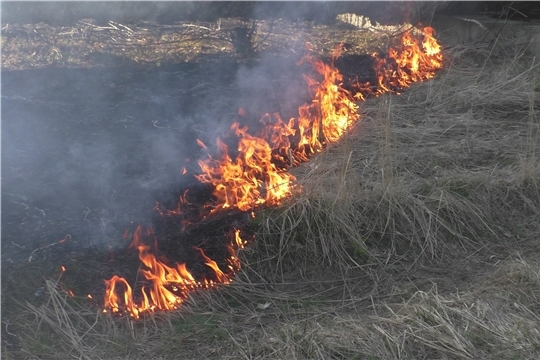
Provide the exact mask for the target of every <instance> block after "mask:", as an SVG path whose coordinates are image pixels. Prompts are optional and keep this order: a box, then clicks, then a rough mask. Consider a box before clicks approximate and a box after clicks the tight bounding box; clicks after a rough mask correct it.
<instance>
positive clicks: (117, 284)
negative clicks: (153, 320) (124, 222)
mask: <svg viewBox="0 0 540 360" xmlns="http://www.w3.org/2000/svg"><path fill="white" fill-rule="evenodd" d="M234 235H235V237H234V239H233V241H231V244H230V245H229V247H228V248H229V253H230V258H229V264H228V268H229V271H230V273H225V272H223V271H222V270H221V269H220V267H219V266H218V264H217V263H216V262H215V261H214V260H212V259H210V258H209V257H208V256H207V255H206V254H205V253H204V251H203V250H202V249H200V248H195V250H197V251H198V252H199V253H200V255H201V257H202V258H203V259H204V261H205V264H206V265H207V266H208V267H209V269H211V270H212V271H213V274H214V277H215V279H214V280H212V279H202V280H196V279H195V277H194V276H193V275H192V274H191V272H190V271H189V270H188V269H187V267H186V264H185V263H182V264H176V266H174V267H173V266H169V265H167V264H165V263H164V262H163V261H160V260H158V259H157V257H156V255H155V254H154V253H153V252H155V251H157V245H156V244H155V242H156V239H155V238H154V236H153V232H152V230H151V229H148V230H147V231H146V233H145V234H143V229H142V227H141V226H138V227H137V230H136V231H135V233H134V234H133V242H132V243H131V245H130V247H133V248H135V249H137V250H138V252H139V260H140V261H141V262H142V264H143V269H141V270H140V274H141V275H142V276H143V279H144V281H145V283H144V284H143V286H142V287H141V289H140V291H139V292H138V294H137V296H136V297H138V298H139V300H138V301H136V300H135V296H134V291H133V289H132V287H131V285H129V283H128V281H127V280H126V279H124V278H122V277H120V276H118V275H114V276H113V277H112V278H111V279H109V280H105V285H106V290H105V298H104V305H105V309H104V312H108V311H110V312H112V313H124V312H125V313H127V314H129V315H130V316H131V317H133V318H135V319H138V318H139V317H140V315H141V314H142V313H145V312H154V311H155V310H174V309H177V308H178V306H179V305H180V304H181V303H182V302H184V300H185V299H186V297H187V294H188V293H190V292H193V291H195V290H196V289H198V288H210V287H213V286H215V285H216V284H228V283H230V282H231V276H232V274H233V273H234V272H236V271H238V269H239V267H240V262H239V261H237V258H236V249H238V248H240V247H243V246H244V245H245V242H244V241H243V240H242V239H241V238H240V231H239V230H236V231H235V233H234ZM143 238H151V239H152V240H153V241H154V245H153V249H152V246H150V245H146V244H145V243H144V242H143Z"/></svg>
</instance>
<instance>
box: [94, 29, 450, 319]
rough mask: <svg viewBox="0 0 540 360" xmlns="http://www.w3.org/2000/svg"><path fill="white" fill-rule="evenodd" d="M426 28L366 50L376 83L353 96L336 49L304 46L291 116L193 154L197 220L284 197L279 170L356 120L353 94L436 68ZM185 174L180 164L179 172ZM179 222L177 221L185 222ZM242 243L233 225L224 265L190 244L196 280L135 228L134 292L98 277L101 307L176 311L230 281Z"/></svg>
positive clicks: (185, 205)
mask: <svg viewBox="0 0 540 360" xmlns="http://www.w3.org/2000/svg"><path fill="white" fill-rule="evenodd" d="M433 34H434V31H433V29H432V28H430V27H426V28H424V30H423V35H424V38H423V41H420V40H418V39H416V38H415V37H413V35H412V34H411V33H410V32H406V33H404V34H403V36H402V38H401V44H399V45H398V46H397V47H395V48H391V49H390V50H389V52H388V56H387V57H385V58H380V57H377V56H376V55H373V56H374V58H375V64H376V65H375V69H374V71H375V74H376V77H377V81H378V83H377V84H375V85H374V84H370V83H356V84H355V86H354V87H353V88H354V90H355V92H356V93H355V94H353V93H351V92H349V91H347V90H345V89H344V88H343V87H342V84H343V76H342V75H341V74H340V72H339V71H338V69H337V68H336V67H335V66H334V59H335V58H337V57H338V56H339V52H340V48H339V47H338V48H336V49H335V51H334V55H333V57H332V62H331V63H330V64H325V63H324V62H322V61H321V60H319V59H317V58H315V57H313V56H312V54H311V53H309V52H308V54H307V55H306V56H304V57H303V58H302V59H301V60H300V61H299V62H298V64H302V63H307V64H309V65H310V66H311V68H312V70H313V72H314V75H313V76H308V75H304V78H305V81H306V83H307V86H308V88H309V90H310V94H311V95H312V100H311V102H310V103H306V104H304V105H302V106H301V107H300V108H299V109H298V116H297V117H295V118H291V119H289V120H288V121H283V119H282V118H281V115H280V114H279V113H273V114H265V115H264V116H263V117H262V119H261V123H262V124H263V129H262V130H261V131H259V132H257V133H254V134H252V133H250V132H249V130H250V129H249V127H248V126H246V125H241V124H240V123H238V122H235V123H233V124H232V126H231V128H230V129H231V130H232V131H233V133H234V135H235V136H236V137H237V140H238V141H237V143H238V145H237V149H236V150H237V151H235V152H234V153H236V154H237V155H236V156H235V157H234V158H233V157H232V156H231V152H230V151H229V148H228V146H227V145H226V144H225V142H224V141H223V140H222V139H220V138H218V139H217V140H216V142H217V147H218V154H216V155H211V154H208V156H207V158H206V159H202V160H199V162H198V164H199V166H200V168H201V174H199V175H196V176H195V177H196V179H197V180H199V181H200V182H201V183H203V184H210V185H211V186H212V187H213V189H214V190H213V196H214V201H213V202H212V203H207V204H204V205H203V206H202V208H203V209H204V210H203V212H202V213H201V212H200V213H198V215H199V217H200V219H202V218H205V217H207V216H209V215H213V214H215V213H217V212H220V211H222V210H226V209H237V210H239V211H243V212H246V211H251V216H254V212H253V211H252V210H253V209H256V208H258V207H260V206H262V205H266V206H275V205H279V204H280V203H281V202H282V201H283V200H284V199H286V198H287V197H289V196H291V194H292V193H293V190H294V181H295V180H296V179H295V177H294V176H293V175H292V174H290V173H288V172H287V171H286V170H287V168H288V167H290V166H294V165H298V164H300V163H302V162H306V161H308V160H309V158H310V157H311V156H312V155H313V154H315V153H317V152H319V151H321V150H322V149H323V148H324V147H325V145H327V144H329V143H333V142H336V141H338V140H339V139H340V138H341V137H342V136H343V135H344V134H345V132H346V131H347V130H349V129H350V128H351V127H352V126H353V125H354V124H355V123H356V122H357V121H358V120H359V118H360V117H359V114H358V112H357V110H358V105H357V104H356V103H355V100H356V101H358V100H364V99H365V98H366V97H367V96H378V95H380V94H383V93H385V92H394V93H398V92H399V91H400V89H403V88H405V87H408V86H410V84H412V83H413V82H416V81H422V80H425V79H429V78H432V77H433V76H434V74H435V71H436V70H438V69H440V68H441V67H442V54H441V52H440V51H441V50H440V46H439V44H438V43H437V42H436V40H435V39H434V38H433ZM238 113H239V114H240V115H241V116H244V117H245V111H244V110H243V109H239V111H238ZM197 143H198V144H199V146H201V147H202V148H203V149H205V150H207V151H208V148H207V147H206V145H205V144H204V143H203V142H202V141H200V140H197ZM185 172H186V169H185V168H183V169H182V173H185ZM187 194H188V191H187V190H186V192H185V193H184V194H183V195H182V196H181V197H180V199H179V201H178V207H177V208H176V209H174V210H163V209H161V208H160V207H159V204H158V205H156V210H158V212H159V214H160V215H162V216H173V215H174V216H177V215H182V214H184V213H186V212H188V211H189V210H190V209H191V207H190V206H191V205H192V204H190V202H189V201H188V199H187ZM199 208H200V207H199ZM200 219H199V220H200ZM182 221H183V222H184V225H186V224H189V222H187V221H184V220H182ZM147 243H151V244H152V245H148V244H147ZM245 244H246V243H245V241H244V240H243V239H242V238H241V237H240V231H239V230H235V231H234V232H233V233H232V235H231V239H230V244H229V245H228V254H229V257H228V259H227V262H228V264H227V269H225V271H223V270H222V269H221V268H220V267H219V266H218V264H217V263H216V261H214V260H212V259H211V258H209V257H208V256H207V255H206V254H205V252H204V251H203V250H202V249H200V248H195V250H196V251H197V252H198V253H199V255H200V257H201V260H202V261H203V262H204V264H205V265H206V267H207V268H208V270H209V271H210V273H211V274H212V275H211V276H209V277H206V278H202V279H199V280H197V279H195V277H194V275H193V274H192V273H191V272H190V271H189V270H188V269H187V268H186V264H184V263H182V264H176V265H175V266H169V265H167V264H165V263H164V262H163V261H160V260H158V258H156V252H157V239H155V237H154V234H153V232H152V230H151V229H148V230H146V231H143V229H142V227H140V226H139V227H138V228H137V230H136V231H135V233H134V234H133V242H132V243H131V246H130V247H132V248H134V249H136V250H138V252H139V259H140V261H141V262H142V264H143V269H142V270H140V273H141V275H143V278H144V281H145V283H144V285H142V286H141V287H140V289H139V290H138V293H137V294H134V290H133V289H132V287H131V286H130V285H129V283H128V281H127V280H125V279H124V278H121V277H119V276H117V275H114V276H113V277H112V278H111V279H109V280H106V281H105V283H106V292H105V300H104V302H105V303H104V307H105V310H104V312H112V313H128V314H129V315H130V316H132V317H133V318H139V316H140V315H141V314H142V313H144V312H154V311H156V310H173V309H177V308H178V307H179V306H180V304H181V303H182V302H183V301H184V300H185V299H186V296H187V294H188V293H190V292H192V291H194V290H196V289H198V288H210V287H214V286H215V285H216V284H228V283H230V282H231V281H232V276H233V275H234V273H235V272H236V271H238V269H240V262H239V260H238V258H237V251H238V250H239V249H242V248H244V246H245ZM137 299H139V300H137Z"/></svg>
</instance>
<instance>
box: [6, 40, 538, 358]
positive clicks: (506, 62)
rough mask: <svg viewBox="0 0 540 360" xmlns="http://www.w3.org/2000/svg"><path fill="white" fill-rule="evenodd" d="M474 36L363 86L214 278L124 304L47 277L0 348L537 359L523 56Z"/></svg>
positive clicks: (530, 73) (533, 201) (530, 113)
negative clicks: (386, 88) (345, 130)
mask: <svg viewBox="0 0 540 360" xmlns="http://www.w3.org/2000/svg"><path fill="white" fill-rule="evenodd" d="M491 50H492V47H490V46H488V45H477V46H474V47H473V46H467V45H459V46H455V47H451V48H447V52H446V54H445V55H446V59H447V66H446V69H445V70H444V71H441V72H440V74H439V75H438V76H437V77H436V78H435V79H434V80H432V81H429V82H426V83H422V84H416V85H414V86H413V87H412V88H411V89H408V90H406V91H404V92H403V94H401V95H399V96H397V95H387V96H382V97H379V98H376V99H371V100H368V101H366V102H365V103H363V104H362V105H361V113H362V121H361V123H360V124H359V125H358V126H357V128H355V129H354V130H353V131H351V133H350V134H349V135H347V136H346V137H345V138H344V139H343V140H342V141H341V142H340V143H339V144H336V145H334V146H332V147H330V148H328V149H327V150H326V151H325V152H323V153H321V154H319V155H318V156H316V157H315V158H313V159H312V161H311V162H310V163H308V164H304V165H302V166H301V167H300V168H298V169H296V172H297V174H296V175H297V176H298V177H299V178H300V179H301V181H300V187H301V191H299V192H298V194H297V195H296V196H294V197H293V198H292V199H290V201H289V202H288V203H286V204H284V205H283V206H282V207H280V208H277V209H269V210H266V211H264V212H262V213H260V214H259V216H258V218H256V219H255V220H254V223H253V224H252V225H253V226H257V227H258V232H259V235H258V237H257V240H256V241H255V243H254V244H253V246H252V247H251V248H250V249H247V250H246V251H245V252H244V253H243V254H242V257H243V264H245V265H244V268H243V270H242V271H241V272H240V273H239V274H238V275H237V278H236V281H235V282H234V283H233V284H231V285H230V286H226V287H223V288H222V289H219V290H217V291H211V292H204V293H198V294H194V295H193V296H192V297H191V298H190V299H189V300H188V301H187V303H186V304H185V306H184V307H183V308H182V309H181V310H180V311H177V312H174V313H166V314H155V315H152V316H147V317H145V318H144V319H141V320H140V321H132V320H130V319H127V318H121V319H113V318H111V317H109V316H108V315H103V314H101V313H100V310H99V309H96V308H91V307H89V306H88V305H87V302H86V301H85V299H82V298H70V297H67V296H66V295H64V294H63V293H62V292H61V291H59V289H58V288H57V286H56V283H55V282H54V281H47V286H46V294H47V296H48V301H47V302H45V303H44V304H43V305H41V306H38V307H36V306H33V305H30V304H28V303H26V302H25V301H24V300H22V303H21V305H22V306H23V307H24V311H22V312H21V313H20V314H18V315H16V316H13V317H11V318H10V320H9V321H10V324H12V326H13V327H15V325H14V324H17V326H16V329H17V331H16V332H15V333H13V336H12V338H11V340H9V339H4V341H17V343H18V350H9V351H8V350H7V348H6V346H5V343H4V344H3V348H2V349H3V350H2V351H3V356H2V357H3V358H5V359H53V358H57V354H66V358H69V357H73V358H80V359H103V358H107V359H137V358H140V359H170V358H205V357H213V358H224V359H227V358H230V359H238V358H244V359H281V358H290V359H533V358H538V357H539V356H540V318H539V316H538V310H539V309H540V282H539V281H540V280H539V279H540V266H539V264H538V261H537V260H536V258H537V257H538V255H539V250H538V241H539V240H540V228H539V225H538V224H540V217H539V214H540V211H539V210H540V209H539V208H540V184H539V179H540V160H539V157H538V156H539V150H540V149H539V136H540V130H539V121H540V119H539V118H538V112H539V111H538V109H539V105H538V104H539V101H540V76H539V74H540V72H539V67H538V66H539V65H538V63H536V64H535V63H534V61H533V59H531V58H528V57H527V56H525V55H524V54H522V53H519V52H518V53H515V54H513V53H511V51H510V50H509V52H510V53H509V54H499V55H498V56H494V55H493V54H492V51H491ZM4 325H5V324H4ZM5 326H6V325H5ZM6 329H7V327H6ZM6 331H8V332H9V331H15V330H13V329H12V328H11V327H10V328H9V329H8V330H6Z"/></svg>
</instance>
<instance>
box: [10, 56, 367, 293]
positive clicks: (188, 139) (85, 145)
mask: <svg viewBox="0 0 540 360" xmlns="http://www.w3.org/2000/svg"><path fill="white" fill-rule="evenodd" d="M297 60H298V58H287V57H275V56H264V55H263V56H261V57H260V60H253V61H251V62H246V63H243V64H239V63H237V62H236V61H231V60H228V59H223V60H222V61H210V60H208V61H205V60H204V59H201V60H200V61H198V62H194V63H179V64H174V65H172V64H171V65H162V66H160V67H141V66H123V67H94V68H90V69H77V68H55V67H48V68H42V69H31V70H20V71H3V72H2V114H1V115H2V129H1V130H2V220H1V222H2V223H1V225H2V268H3V270H8V269H9V271H3V274H6V275H5V276H3V290H4V291H6V292H5V294H9V293H10V292H11V291H12V290H13V289H14V288H15V287H20V279H18V278H17V276H16V274H17V269H24V271H25V273H34V274H35V275H36V276H35V278H32V279H28V281H27V283H26V284H25V286H26V287H27V288H28V290H27V292H28V294H27V297H28V298H34V297H35V296H38V295H39V293H36V289H39V287H40V286H42V281H43V277H46V278H50V277H54V276H60V272H59V268H60V266H61V265H64V266H65V267H66V268H67V270H66V272H65V273H64V274H62V279H63V280H62V281H64V282H65V283H66V284H67V285H66V286H68V287H69V288H70V289H72V290H73V291H75V293H76V294H77V295H85V294H87V293H92V294H93V295H94V296H98V297H99V296H101V294H102V290H103V287H104V284H103V281H102V280H103V279H106V278H110V277H111V276H112V275H113V274H118V275H120V276H125V277H127V278H128V280H129V281H133V280H134V279H135V277H136V275H137V270H138V267H139V261H138V259H137V253H136V252H135V251H126V248H127V245H128V244H129V242H130V241H131V239H124V238H123V233H124V232H125V230H126V229H127V230H130V231H131V232H133V231H134V229H135V227H136V226H137V225H143V226H145V227H150V226H152V227H154V228H155V229H156V236H157V238H158V240H159V255H162V256H165V257H168V258H169V259H170V261H171V263H174V262H187V263H188V267H191V269H192V270H193V271H194V272H196V273H197V272H198V273H199V275H201V276H202V275H204V271H205V270H204V264H203V262H201V257H200V256H199V255H198V254H197V252H196V251H194V250H193V247H192V246H197V247H201V248H203V249H204V250H205V252H207V255H209V256H211V257H213V258H215V259H217V260H218V263H219V264H220V265H221V266H223V267H224V268H225V263H224V259H225V257H226V256H227V255H228V253H227V250H226V244H227V243H228V242H229V241H230V237H228V236H227V234H228V233H229V231H230V229H231V225H232V224H236V225H237V226H238V225H239V224H240V225H241V224H242V223H243V222H245V220H246V216H245V214H241V213H236V212H231V213H229V214H225V215H223V216H221V217H218V218H216V219H215V220H213V219H209V220H206V221H205V222H203V223H202V224H199V225H194V226H192V227H190V228H188V229H187V230H186V231H185V232H182V231H181V230H182V228H181V226H180V224H179V219H178V218H162V217H160V216H159V215H157V213H156V211H155V210H154V206H155V204H156V201H158V202H159V203H160V204H161V206H162V207H163V208H167V209H173V208H175V207H176V204H177V200H178V197H179V196H180V195H181V194H182V193H183V192H184V191H185V190H186V189H187V188H190V189H191V190H190V191H191V193H190V199H196V200H198V201H200V202H204V201H205V200H209V199H211V188H208V187H207V186H204V185H201V184H199V183H198V181H196V180H195V179H194V177H193V174H195V173H197V172H198V170H199V169H198V165H197V162H196V160H197V159H200V158H204V157H206V156H207V154H206V152H205V151H204V150H202V149H201V148H200V146H198V145H197V143H196V139H201V140H202V141H203V142H204V143H206V144H207V146H208V148H209V152H210V153H213V152H214V151H215V143H214V141H215V139H216V137H218V136H222V135H223V134H225V135H226V134H227V133H228V128H229V127H230V125H231V123H232V122H233V121H238V120H241V121H243V122H244V123H247V124H253V126H255V124H257V123H258V120H259V119H260V117H261V115H262V114H264V113H265V112H275V111H281V112H282V114H283V116H284V117H285V118H286V119H288V118H289V117H291V116H295V115H296V110H297V108H298V106H299V105H301V104H302V103H304V102H305V101H307V100H308V99H309V94H308V93H307V89H306V86H305V81H304V80H303V77H302V73H303V72H305V71H306V70H307V69H306V68H303V67H298V66H297V65H296V61H297ZM358 61H359V60H358V59H352V58H344V59H342V60H340V61H339V65H340V66H341V67H342V68H343V70H345V71H347V69H349V70H350V69H352V68H354V66H353V65H352V64H353V63H357V64H360V65H361V66H359V67H358V66H357V67H356V68H355V71H356V73H350V75H351V76H357V75H360V76H362V73H363V74H369V67H368V66H367V65H366V64H367V63H365V59H364V60H362V61H364V62H362V61H360V62H358ZM359 69H360V70H359ZM240 107H242V108H244V109H245V110H246V113H247V118H244V117H242V118H241V117H239V115H238V108H240ZM232 145H233V144H232ZM233 148H234V147H233ZM183 166H186V168H187V169H188V174H187V175H182V174H181V169H182V167H183ZM64 238H66V239H67V240H66V241H65V242H62V243H58V242H59V241H60V240H61V239H64ZM199 268H200V269H199ZM19 292H20V291H19ZM23 292H24V291H23ZM36 294H38V295H36ZM99 301H100V300H99Z"/></svg>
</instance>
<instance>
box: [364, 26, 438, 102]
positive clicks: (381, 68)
mask: <svg viewBox="0 0 540 360" xmlns="http://www.w3.org/2000/svg"><path fill="white" fill-rule="evenodd" d="M422 32H423V35H424V39H423V40H422V41H420V40H419V39H416V38H414V37H413V36H412V35H411V32H410V31H407V32H405V33H404V34H403V35H402V37H401V43H400V44H399V45H398V46H397V47H396V48H390V49H389V50H388V57H387V58H380V57H378V56H377V54H373V55H372V56H373V58H374V59H375V64H376V65H375V73H376V75H377V81H378V87H377V88H376V89H372V88H370V86H371V84H369V83H367V84H362V85H359V86H358V87H359V88H360V92H359V93H358V94H356V95H355V98H356V99H357V100H363V99H364V98H365V95H375V96H377V95H381V94H384V93H385V92H394V93H399V90H400V89H403V88H407V87H409V86H410V85H411V84H412V83H414V82H417V81H423V80H427V79H431V78H432V77H434V76H435V72H436V71H437V70H439V69H441V68H442V60H443V57H442V53H441V46H440V45H439V44H438V43H437V40H436V39H435V38H434V37H433V36H434V35H435V30H434V29H433V28H431V27H429V26H428V27H425V28H424V29H423V31H422Z"/></svg>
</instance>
